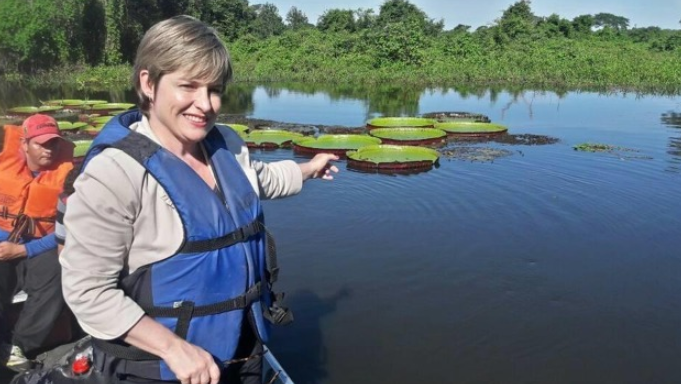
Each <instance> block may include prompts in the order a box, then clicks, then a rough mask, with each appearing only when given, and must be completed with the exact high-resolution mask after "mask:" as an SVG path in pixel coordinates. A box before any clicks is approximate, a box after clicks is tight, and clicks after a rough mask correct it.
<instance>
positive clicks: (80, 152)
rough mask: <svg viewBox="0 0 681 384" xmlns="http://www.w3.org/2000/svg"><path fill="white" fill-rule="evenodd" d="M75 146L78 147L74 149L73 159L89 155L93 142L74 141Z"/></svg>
mask: <svg viewBox="0 0 681 384" xmlns="http://www.w3.org/2000/svg"><path fill="white" fill-rule="evenodd" d="M73 144H75V145H76V147H75V148H74V149H73V157H83V156H85V154H86V153H87V151H88V149H90V145H92V140H74V141H73Z"/></svg>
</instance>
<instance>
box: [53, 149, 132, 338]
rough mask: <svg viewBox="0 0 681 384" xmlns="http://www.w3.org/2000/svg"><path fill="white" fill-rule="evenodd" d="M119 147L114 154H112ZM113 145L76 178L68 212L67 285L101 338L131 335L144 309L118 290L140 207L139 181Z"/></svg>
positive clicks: (87, 326)
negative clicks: (112, 147)
mask: <svg viewBox="0 0 681 384" xmlns="http://www.w3.org/2000/svg"><path fill="white" fill-rule="evenodd" d="M111 151H113V152H111ZM116 155H119V156H121V155H122V156H125V155H124V154H123V153H122V152H119V151H117V150H113V149H107V150H105V151H104V152H103V153H101V154H100V155H98V156H97V157H95V158H93V159H92V160H91V161H90V162H89V163H88V165H87V167H86V168H85V170H84V172H83V173H82V174H81V175H80V176H79V177H78V179H77V180H76V182H75V192H74V193H73V194H72V195H71V196H70V197H69V200H68V207H67V208H68V209H66V213H65V215H64V226H65V228H66V245H65V247H64V250H63V251H62V253H61V255H60V257H59V261H60V263H61V265H62V289H63V293H64V299H65V300H66V303H67V304H68V305H69V307H70V308H71V310H72V311H73V313H74V315H75V316H76V318H77V319H78V322H79V323H80V325H81V326H82V328H83V330H84V331H85V332H87V333H89V334H90V335H92V336H94V337H96V338H100V339H107V340H108V339H114V338H117V337H120V336H122V335H123V334H125V333H126V332H127V331H128V330H129V329H130V328H132V327H133V326H134V325H135V324H136V323H137V322H138V321H139V319H140V318H141V317H142V316H143V315H144V311H143V310H142V309H141V308H140V307H139V306H138V305H137V303H135V302H134V301H133V300H132V299H131V298H129V297H128V296H126V295H125V294H124V292H123V291H122V290H120V289H119V288H118V279H119V275H120V273H121V271H122V270H123V269H124V268H125V265H126V262H127V256H128V250H129V249H130V245H131V242H132V239H133V223H134V219H135V217H136V212H137V211H138V210H139V199H140V196H139V190H140V188H139V184H140V181H135V180H133V179H134V178H133V177H131V176H130V174H129V173H128V172H126V170H125V169H124V168H123V167H122V166H121V165H120V163H119V162H117V161H116V160H115V156H116Z"/></svg>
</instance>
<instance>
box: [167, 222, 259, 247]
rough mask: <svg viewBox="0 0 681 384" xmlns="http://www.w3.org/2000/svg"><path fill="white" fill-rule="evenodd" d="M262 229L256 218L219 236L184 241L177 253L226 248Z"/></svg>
mask: <svg viewBox="0 0 681 384" xmlns="http://www.w3.org/2000/svg"><path fill="white" fill-rule="evenodd" d="M264 229H265V226H264V225H263V224H262V222H260V221H258V220H257V219H256V220H254V221H253V222H251V223H250V224H247V225H244V226H243V227H239V228H237V229H236V230H234V232H230V233H228V234H226V235H224V236H221V237H217V238H214V239H207V240H195V241H187V242H185V243H184V245H183V246H182V248H180V251H179V253H196V252H208V251H214V250H217V249H221V248H226V247H229V246H232V245H234V244H236V243H240V242H242V241H246V240H247V239H248V238H249V237H251V236H254V235H256V234H258V233H259V232H260V231H261V230H264Z"/></svg>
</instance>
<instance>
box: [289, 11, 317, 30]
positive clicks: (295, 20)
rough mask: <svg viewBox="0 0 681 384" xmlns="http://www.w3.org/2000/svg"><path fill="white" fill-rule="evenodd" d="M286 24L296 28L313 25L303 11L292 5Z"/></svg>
mask: <svg viewBox="0 0 681 384" xmlns="http://www.w3.org/2000/svg"><path fill="white" fill-rule="evenodd" d="M286 24H287V25H288V27H289V28H291V29H294V30H296V29H302V28H309V27H312V24H310V21H309V20H308V19H307V16H306V15H305V14H304V13H303V11H301V10H300V9H298V8H296V7H291V9H289V11H288V13H287V14H286Z"/></svg>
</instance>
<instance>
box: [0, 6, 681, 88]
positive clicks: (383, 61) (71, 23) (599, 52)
mask: <svg viewBox="0 0 681 384" xmlns="http://www.w3.org/2000/svg"><path fill="white" fill-rule="evenodd" d="M177 14H190V15H193V16H196V17H198V18H200V19H201V20H203V21H205V22H207V23H209V24H211V25H213V26H214V27H215V28H216V29H217V30H218V31H219V33H220V34H221V35H222V36H223V38H224V39H225V41H226V42H227V44H228V46H229V48H230V50H231V51H232V56H233V57H234V61H235V67H236V78H237V80H302V81H373V82H381V81H385V80H393V81H395V80H399V81H404V82H453V81H454V82H484V83H498V82H513V83H543V84H555V85H574V86H585V85H586V86H588V85H606V86H608V85H611V86H618V87H639V88H640V87H646V86H655V87H678V86H679V85H681V31H679V30H664V29H660V28H658V27H646V28H630V27H629V20H628V19H626V18H625V17H622V16H617V15H613V14H609V13H599V14H596V15H580V16H577V17H575V18H574V19H572V20H568V19H564V18H562V17H560V16H558V15H555V14H553V15H550V16H548V17H537V16H536V15H534V14H533V12H532V9H531V3H530V1H526V0H525V1H522V0H521V1H518V2H517V3H515V4H513V5H511V6H510V7H509V8H508V9H506V10H505V11H504V12H503V13H502V15H501V17H500V18H499V19H497V20H495V21H494V23H492V24H490V25H489V26H484V27H480V28H478V29H477V30H474V31H471V30H470V29H471V28H470V27H469V26H466V25H459V26H457V27H455V28H453V29H451V30H445V28H444V23H443V21H442V20H434V19H431V18H429V17H428V15H426V14H425V13H424V12H423V11H422V10H420V9H419V8H418V7H416V6H415V5H413V4H411V3H409V2H408V1H407V0H387V1H385V2H384V3H383V4H382V5H381V7H380V9H379V10H378V12H377V13H375V12H374V11H373V10H371V9H369V10H366V9H357V10H350V9H329V10H327V11H326V12H325V13H324V14H323V15H322V16H321V17H320V18H319V20H317V23H316V24H312V23H310V21H309V20H308V19H307V17H306V16H305V14H304V13H303V12H302V11H300V10H299V9H297V8H295V7H292V8H291V9H290V10H289V11H288V12H287V13H286V15H285V17H282V16H280V14H279V10H278V9H277V7H276V6H274V5H272V4H269V3H265V4H255V5H250V4H249V3H248V0H180V1H171V0H136V1H126V0H58V1H55V0H30V1H26V0H2V2H0V73H5V74H6V76H5V78H6V79H9V80H12V79H24V78H25V77H24V76H23V75H21V74H31V75H32V77H35V75H40V73H45V72H49V73H50V76H49V77H50V79H52V80H53V81H60V80H62V81H74V79H73V76H76V81H78V82H79V83H83V84H87V83H90V82H96V83H99V84H105V85H107V84H112V83H116V82H118V81H119V80H120V81H123V82H125V81H127V71H128V68H129V64H130V63H131V62H132V60H133V59H134V54H135V48H136V46H137V45H138V43H139V41H140V39H141V37H142V35H143V34H144V31H146V29H148V28H149V27H150V26H151V25H153V24H154V23H155V22H157V21H159V20H162V19H165V18H167V17H169V16H172V15H177ZM121 64H122V65H121ZM74 69H77V70H74ZM60 73H61V74H62V75H63V76H59V74H60ZM74 74H75V75H74Z"/></svg>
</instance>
